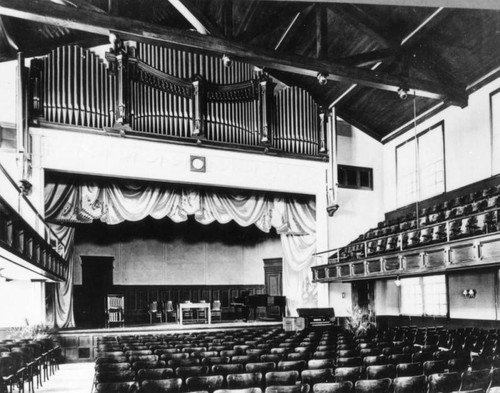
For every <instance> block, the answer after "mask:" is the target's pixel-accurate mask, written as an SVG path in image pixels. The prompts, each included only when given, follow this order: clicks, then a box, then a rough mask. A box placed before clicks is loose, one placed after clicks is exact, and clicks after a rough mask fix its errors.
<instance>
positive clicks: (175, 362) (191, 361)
mask: <svg viewBox="0 0 500 393" xmlns="http://www.w3.org/2000/svg"><path fill="white" fill-rule="evenodd" d="M167 364H168V367H171V368H174V369H175V368H177V367H181V366H182V367H185V366H198V365H199V364H200V359H198V358H189V355H188V358H187V359H170V360H169V361H168V362H167Z"/></svg>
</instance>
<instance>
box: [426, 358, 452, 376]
mask: <svg viewBox="0 0 500 393" xmlns="http://www.w3.org/2000/svg"><path fill="white" fill-rule="evenodd" d="M446 366H447V362H446V361H444V360H428V361H426V362H424V364H423V369H424V375H427V376H429V375H431V374H438V373H444V372H445V370H446Z"/></svg>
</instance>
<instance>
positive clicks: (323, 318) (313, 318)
mask: <svg viewBox="0 0 500 393" xmlns="http://www.w3.org/2000/svg"><path fill="white" fill-rule="evenodd" d="M297 314H299V317H302V318H304V320H305V325H306V327H325V326H333V325H335V311H334V310H333V308H298V309H297Z"/></svg>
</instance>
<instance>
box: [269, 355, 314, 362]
mask: <svg viewBox="0 0 500 393" xmlns="http://www.w3.org/2000/svg"><path fill="white" fill-rule="evenodd" d="M313 357H314V355H313ZM281 359H282V356H281V355H278V354H270V353H269V354H264V355H260V361H261V362H266V363H267V362H274V363H278V362H279V361H280V360H281Z"/></svg>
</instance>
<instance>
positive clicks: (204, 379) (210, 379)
mask: <svg viewBox="0 0 500 393" xmlns="http://www.w3.org/2000/svg"><path fill="white" fill-rule="evenodd" d="M223 381H224V377H223V376H222V375H207V376H199V377H189V378H188V379H186V385H187V388H188V389H189V390H191V391H196V390H204V391H207V392H213V391H214V390H217V389H220V388H221V387H222V382H223Z"/></svg>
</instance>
